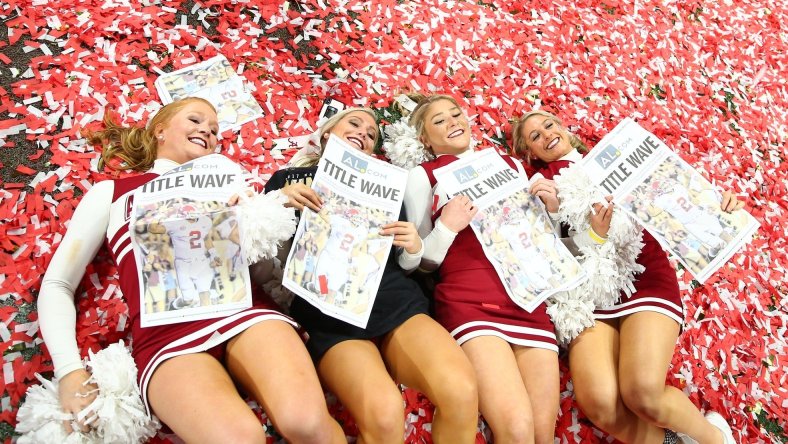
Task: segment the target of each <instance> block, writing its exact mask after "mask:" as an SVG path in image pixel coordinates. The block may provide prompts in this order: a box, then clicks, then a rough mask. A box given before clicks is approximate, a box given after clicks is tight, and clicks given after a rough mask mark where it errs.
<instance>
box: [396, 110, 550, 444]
mask: <svg viewBox="0 0 788 444" xmlns="http://www.w3.org/2000/svg"><path fill="white" fill-rule="evenodd" d="M409 124H410V125H411V126H412V127H413V128H414V129H415V132H416V135H417V137H418V139H419V140H420V141H421V143H423V145H424V148H426V149H427V150H428V151H429V153H430V154H431V157H433V160H429V161H427V162H425V163H422V164H421V165H420V166H417V167H415V168H413V169H412V170H411V171H410V175H409V178H408V186H407V189H406V192H405V210H406V212H407V215H408V219H409V220H410V221H412V222H413V223H414V224H415V225H416V227H417V228H418V230H419V235H420V236H421V237H422V238H423V239H424V256H423V258H422V261H421V268H422V269H424V270H426V271H432V270H438V274H439V282H438V283H437V285H436V287H435V291H434V298H435V317H436V319H437V320H438V322H440V323H441V324H442V325H443V326H444V327H445V328H446V329H447V330H448V331H449V332H451V334H452V336H453V337H454V339H455V340H456V341H457V343H458V344H460V346H461V347H462V349H463V351H464V352H465V354H466V355H467V356H468V358H469V359H470V361H471V364H472V365H473V367H474V369H475V370H476V377H477V383H478V386H479V409H480V411H481V413H482V415H483V416H484V418H485V420H486V421H487V423H488V425H489V426H490V428H491V429H492V432H493V435H494V437H495V442H496V443H530V442H536V443H552V442H553V439H554V435H555V420H556V416H557V414H558V400H559V376H558V345H557V340H556V336H555V332H554V328H553V325H552V322H551V321H550V318H549V317H548V315H547V312H546V308H545V305H544V303H542V304H540V305H539V306H538V307H536V308H535V309H534V311H533V312H532V313H529V312H527V311H525V310H524V309H522V308H521V307H519V306H518V305H516V304H515V303H514V302H513V301H512V300H511V299H510V298H509V296H508V295H507V293H506V290H505V288H504V286H503V284H502V283H501V280H500V278H499V277H498V274H497V273H496V271H495V269H494V268H493V265H492V263H490V261H489V260H488V259H487V258H486V257H485V255H484V251H483V250H482V245H481V243H480V242H479V241H478V240H477V238H476V236H475V235H474V233H473V231H472V229H471V228H470V227H469V226H468V224H469V223H470V221H471V220H472V218H473V216H474V215H475V214H476V212H477V208H476V207H475V206H474V205H473V202H471V201H470V200H469V199H468V198H467V197H465V196H456V197H453V198H451V199H449V198H448V196H447V194H446V193H445V192H444V191H442V189H441V187H440V185H439V184H437V183H436V180H435V176H434V171H435V169H436V168H439V167H441V166H444V165H447V164H450V163H451V162H453V161H455V160H457V159H459V158H462V157H463V156H466V155H469V154H471V152H472V150H471V147H470V143H471V130H470V126H469V123H468V118H467V117H466V116H465V113H464V112H463V110H462V109H461V108H460V106H459V104H458V103H457V101H456V100H455V99H454V98H452V97H450V96H445V95H435V96H430V97H426V98H422V99H421V101H420V103H419V104H418V106H416V108H415V109H414V110H413V112H412V114H410V116H409ZM504 159H505V161H506V162H507V163H508V165H509V166H510V167H512V168H513V169H516V170H518V171H520V172H522V171H523V166H522V164H520V162H519V161H517V160H515V159H514V158H511V157H509V156H505V157H504ZM525 266H527V264H525Z"/></svg>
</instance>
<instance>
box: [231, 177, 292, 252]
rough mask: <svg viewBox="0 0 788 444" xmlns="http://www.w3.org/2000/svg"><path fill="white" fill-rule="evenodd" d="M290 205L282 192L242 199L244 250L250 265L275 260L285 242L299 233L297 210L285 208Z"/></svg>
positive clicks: (240, 216)
mask: <svg viewBox="0 0 788 444" xmlns="http://www.w3.org/2000/svg"><path fill="white" fill-rule="evenodd" d="M286 202H287V198H286V197H285V196H284V195H283V194H282V193H281V192H280V191H278V190H277V191H272V192H270V193H268V194H256V195H254V196H252V197H246V196H242V197H241V202H240V204H239V206H238V217H239V220H240V221H241V228H242V230H243V233H242V237H241V239H242V247H243V251H244V255H245V257H246V259H247V260H248V261H249V263H250V264H253V263H255V262H258V261H259V260H261V259H265V258H271V257H274V256H275V255H276V252H277V251H278V249H279V246H280V245H281V243H282V242H284V241H286V240H288V239H290V238H291V237H292V236H293V233H295V229H296V217H295V210H294V209H293V208H288V207H285V206H284V204H285V203H286Z"/></svg>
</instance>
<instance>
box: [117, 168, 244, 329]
mask: <svg viewBox="0 0 788 444" xmlns="http://www.w3.org/2000/svg"><path fill="white" fill-rule="evenodd" d="M243 174H244V173H243V170H242V169H241V167H240V166H238V165H237V164H236V163H235V162H233V161H232V160H230V159H228V158H226V157H224V156H222V155H220V154H211V155H209V156H205V157H201V158H199V159H196V160H194V161H191V162H188V163H185V164H183V165H180V166H179V167H177V168H175V169H173V170H171V171H169V172H167V173H166V174H163V175H161V176H159V177H157V178H155V179H153V180H152V181H150V182H148V183H146V184H145V185H143V186H141V187H139V188H138V189H137V190H136V191H135V192H134V195H133V204H132V205H131V222H130V224H131V225H130V228H131V230H130V233H131V246H132V249H133V252H134V258H135V260H136V262H137V269H138V270H139V271H140V275H139V280H140V286H139V287H140V294H139V295H132V296H131V297H139V298H140V322H141V325H142V326H143V327H149V326H155V325H164V324H173V323H177V322H187V321H193V320H197V319H208V318H216V317H222V316H228V315H231V314H233V313H236V312H238V311H239V310H242V309H244V308H248V307H251V306H252V291H251V283H250V280H249V268H248V267H247V263H246V259H245V258H244V257H243V252H242V249H241V245H242V241H243V240H242V239H241V237H242V230H241V229H240V227H239V226H238V224H239V218H238V217H237V215H236V212H235V209H234V208H233V207H229V206H228V205H227V201H228V200H229V199H230V197H231V196H232V195H233V194H238V193H241V192H242V191H243V190H244V189H245V185H244V181H243Z"/></svg>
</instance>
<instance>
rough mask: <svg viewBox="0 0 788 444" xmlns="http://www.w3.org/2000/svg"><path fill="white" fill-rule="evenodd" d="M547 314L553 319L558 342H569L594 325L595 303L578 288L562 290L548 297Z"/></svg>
mask: <svg viewBox="0 0 788 444" xmlns="http://www.w3.org/2000/svg"><path fill="white" fill-rule="evenodd" d="M547 314H548V315H550V318H552V320H553V324H554V325H555V333H556V337H557V338H558V342H559V343H561V344H568V343H569V342H570V341H571V340H572V339H574V338H575V337H576V336H577V335H579V334H580V333H581V332H582V331H583V330H585V329H586V328H588V327H591V326H593V325H594V304H593V303H592V302H591V301H589V300H587V299H586V298H584V297H583V295H582V294H581V293H579V292H578V291H577V289H573V290H570V291H562V292H559V293H556V294H554V295H553V296H552V297H550V298H548V299H547Z"/></svg>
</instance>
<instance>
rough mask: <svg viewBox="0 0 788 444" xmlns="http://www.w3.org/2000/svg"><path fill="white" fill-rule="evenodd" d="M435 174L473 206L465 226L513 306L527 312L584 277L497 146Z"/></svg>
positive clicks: (449, 191)
mask: <svg viewBox="0 0 788 444" xmlns="http://www.w3.org/2000/svg"><path fill="white" fill-rule="evenodd" d="M435 178H436V179H437V181H438V183H439V184H440V186H441V187H442V188H443V189H444V190H445V191H446V192H447V193H448V194H449V196H450V197H453V196H455V195H458V194H464V195H466V196H468V197H469V198H470V199H471V200H472V201H473V203H474V205H476V206H477V207H478V208H479V212H478V213H477V214H476V216H475V217H474V219H473V220H472V221H471V224H470V225H471V228H472V229H473V232H474V233H475V234H476V237H477V238H478V239H479V242H480V243H481V244H482V248H483V250H484V253H485V255H486V256H487V259H489V260H490V262H491V263H492V265H493V267H494V268H495V271H496V272H497V273H498V276H499V277H500V279H501V283H502V284H503V286H504V287H505V288H506V292H507V293H508V295H509V297H510V298H511V299H512V301H514V302H515V303H516V304H517V305H519V306H520V307H522V308H523V309H525V310H527V311H529V312H531V311H533V310H534V309H535V308H536V307H537V306H538V305H539V304H540V303H541V302H542V301H544V300H545V299H546V298H547V297H549V296H550V295H552V294H553V293H556V292H558V291H564V290H569V289H571V288H574V287H576V286H577V285H579V284H580V283H581V282H583V280H585V279H586V274H585V272H583V270H582V269H581V268H580V264H579V263H578V262H577V260H576V259H575V258H574V256H573V255H572V253H571V252H570V251H569V250H568V249H567V248H566V246H564V244H563V243H562V242H561V240H560V239H559V237H558V235H557V234H556V232H555V230H554V228H553V225H552V223H550V220H549V217H548V215H547V212H546V211H545V209H544V206H543V205H542V203H541V201H539V199H538V198H537V197H534V196H532V195H531V194H530V193H529V192H528V182H527V181H526V180H525V178H524V177H522V176H521V175H520V174H519V173H518V172H517V171H515V170H513V169H512V168H510V167H509V165H508V164H507V163H506V161H504V160H503V158H502V157H501V156H500V154H498V152H497V151H495V150H494V149H486V150H483V151H479V152H476V153H473V154H472V155H468V156H464V157H462V158H460V159H458V160H455V161H454V162H452V163H450V164H449V165H446V166H444V167H441V168H438V169H436V170H435Z"/></svg>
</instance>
